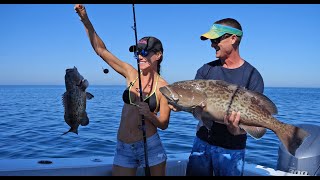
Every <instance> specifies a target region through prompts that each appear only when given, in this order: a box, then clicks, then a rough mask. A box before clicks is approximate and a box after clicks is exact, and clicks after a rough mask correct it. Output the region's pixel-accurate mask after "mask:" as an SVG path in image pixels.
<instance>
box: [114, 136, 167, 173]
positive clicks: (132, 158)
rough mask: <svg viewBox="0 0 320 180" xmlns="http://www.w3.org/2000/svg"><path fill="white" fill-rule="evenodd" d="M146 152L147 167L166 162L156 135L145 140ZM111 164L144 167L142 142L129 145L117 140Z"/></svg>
mask: <svg viewBox="0 0 320 180" xmlns="http://www.w3.org/2000/svg"><path fill="white" fill-rule="evenodd" d="M147 151H148V162H149V166H154V165H157V164H160V163H162V162H164V161H166V160H167V154H166V152H165V149H164V147H163V145H162V142H161V139H160V137H159V134H158V133H155V134H154V135H152V136H151V137H149V138H147ZM113 164H114V165H118V166H121V167H127V168H136V167H139V166H142V167H145V155H144V142H143V140H141V141H138V142H135V143H130V144H127V143H124V142H122V141H120V140H118V141H117V146H116V152H115V155H114V160H113Z"/></svg>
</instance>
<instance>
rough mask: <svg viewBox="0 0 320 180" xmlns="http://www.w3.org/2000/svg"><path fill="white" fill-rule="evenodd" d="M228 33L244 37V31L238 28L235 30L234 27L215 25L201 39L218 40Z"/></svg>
mask: <svg viewBox="0 0 320 180" xmlns="http://www.w3.org/2000/svg"><path fill="white" fill-rule="evenodd" d="M227 33H228V34H235V35H237V36H242V34H243V33H242V31H241V30H239V29H237V28H233V27H230V26H225V25H221V24H213V26H212V27H211V29H210V30H209V32H207V33H204V34H202V35H201V36H200V39H201V40H207V39H216V38H219V37H220V36H222V35H224V34H227Z"/></svg>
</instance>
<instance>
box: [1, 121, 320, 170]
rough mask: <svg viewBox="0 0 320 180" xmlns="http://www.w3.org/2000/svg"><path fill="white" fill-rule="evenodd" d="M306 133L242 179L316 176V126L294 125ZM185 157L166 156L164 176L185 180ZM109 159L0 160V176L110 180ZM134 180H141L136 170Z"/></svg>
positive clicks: (319, 138) (319, 142)
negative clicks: (106, 179) (273, 164)
mask: <svg viewBox="0 0 320 180" xmlns="http://www.w3.org/2000/svg"><path fill="white" fill-rule="evenodd" d="M298 126H300V127H301V128H304V129H305V130H307V131H308V132H309V133H310V136H309V137H308V138H306V140H305V141H304V142H303V143H302V145H301V146H300V147H299V149H298V150H297V151H296V154H295V156H292V155H291V154H289V153H288V151H287V150H286V149H285V148H284V146H283V145H282V144H280V145H279V151H278V162H277V168H276V169H273V168H270V167H265V166H261V165H258V164H254V163H250V162H245V165H244V176H319V175H320V126H316V125H311V124H301V125H298ZM188 156H189V153H183V154H171V155H168V160H167V168H166V175H167V176H185V172H186V167H187V162H188ZM112 162H113V157H100V156H99V157H98V156H96V157H95V156H93V157H85V158H48V159H2V160H0V176H111V169H112ZM137 176H144V169H143V168H138V171H137Z"/></svg>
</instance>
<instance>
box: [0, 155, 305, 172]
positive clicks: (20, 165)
mask: <svg viewBox="0 0 320 180" xmlns="http://www.w3.org/2000/svg"><path fill="white" fill-rule="evenodd" d="M188 155H189V154H176V155H168V161H167V170H166V175H167V176H185V171H186V167H187V162H188ZM39 162H44V163H39ZM50 162H51V163H50ZM112 162H113V157H86V158H48V159H3V160H0V176H111V169H112ZM46 163H47V164H46ZM137 175H138V176H144V170H143V168H139V169H138V171H137ZM244 175H245V176H297V175H301V174H292V173H288V172H283V171H278V170H274V169H272V168H268V167H264V166H260V165H257V164H251V163H247V162H246V163H245V170H244Z"/></svg>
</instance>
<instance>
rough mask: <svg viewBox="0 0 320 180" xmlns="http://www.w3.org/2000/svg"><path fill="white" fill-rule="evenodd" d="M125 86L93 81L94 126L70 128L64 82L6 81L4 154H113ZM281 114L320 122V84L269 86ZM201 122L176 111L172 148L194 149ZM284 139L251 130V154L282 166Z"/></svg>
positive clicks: (1, 119) (1, 91)
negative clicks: (9, 83) (13, 83)
mask: <svg viewBox="0 0 320 180" xmlns="http://www.w3.org/2000/svg"><path fill="white" fill-rule="evenodd" d="M124 88H125V87H124V86H89V87H88V89H87V91H88V92H90V93H92V94H93V95H94V96H95V97H94V98H93V99H91V100H88V101H87V113H88V116H89V119H90V124H89V125H88V126H80V127H79V129H78V130H79V135H76V134H74V133H68V134H67V135H64V136H61V134H62V133H63V132H66V131H68V130H69V126H68V125H67V124H66V123H65V121H64V119H63V115H64V109H63V105H62V94H63V93H64V92H65V87H64V86H0V95H1V96H0V159H19V158H23V159H29V158H69V157H70V158H71V157H88V156H113V154H114V149H115V144H116V133H117V129H118V126H119V119H120V114H121V109H122V105H123V102H122V98H121V96H122V92H123V90H124ZM265 95H267V96H268V97H269V98H270V99H271V100H272V101H273V102H274V103H275V104H276V105H277V107H278V111H279V113H278V114H277V115H276V116H275V117H276V118H277V119H278V120H280V121H282V122H285V123H290V124H293V125H294V124H302V123H303V124H315V125H320V89H319V88H266V89H265ZM197 123H198V121H197V120H195V119H194V118H193V117H192V115H191V114H188V113H185V112H172V113H171V119H170V124H169V127H168V129H166V130H164V131H162V130H159V134H160V136H161V139H162V141H163V144H164V146H165V148H166V151H167V153H168V154H175V153H189V152H190V150H191V147H192V142H193V138H194V135H195V128H196V124H197ZM278 148H279V139H278V138H277V136H276V135H275V134H274V133H273V132H272V131H270V130H268V131H267V133H266V135H264V136H263V138H262V139H260V140H255V139H252V138H251V137H249V136H248V143H247V152H246V160H247V161H248V162H252V163H256V164H260V165H264V166H268V167H272V168H276V164H277V157H278Z"/></svg>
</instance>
